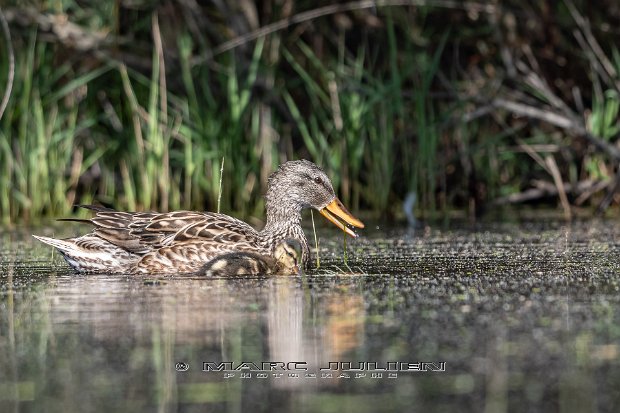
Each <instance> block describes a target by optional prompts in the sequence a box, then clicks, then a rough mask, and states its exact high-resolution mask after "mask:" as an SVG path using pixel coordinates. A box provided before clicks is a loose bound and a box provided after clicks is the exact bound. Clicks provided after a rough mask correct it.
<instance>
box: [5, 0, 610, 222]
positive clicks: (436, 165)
mask: <svg viewBox="0 0 620 413" xmlns="http://www.w3.org/2000/svg"><path fill="white" fill-rule="evenodd" d="M147 3H148V2H146V3H144V4H142V3H140V5H137V6H136V7H137V8H138V9H140V8H142V9H140V11H141V12H140V13H130V14H131V15H130V16H126V17H127V21H128V22H131V24H132V25H133V26H132V27H131V30H130V32H131V34H132V35H134V36H136V38H137V39H140V41H137V42H136V44H135V45H133V46H135V47H133V48H132V49H131V52H132V56H134V57H135V58H136V60H139V59H142V60H140V62H142V63H141V65H138V64H136V65H133V66H132V65H131V64H129V63H123V62H119V61H117V60H114V59H111V58H109V59H104V58H100V57H98V58H93V57H91V56H89V55H87V56H88V58H85V59H81V58H82V56H78V57H74V56H67V55H66V52H63V50H64V49H63V47H62V45H59V44H56V43H54V42H48V41H47V40H46V39H44V38H43V37H42V36H41V35H40V33H38V32H37V31H36V30H30V29H26V30H23V29H22V30H16V29H15V28H14V27H13V28H12V30H13V31H14V33H13V38H14V39H16V40H15V41H16V44H18V45H19V47H15V51H16V61H15V63H16V72H15V85H14V90H13V93H12V97H11V99H10V101H9V105H8V107H7V110H6V112H5V114H4V116H3V118H2V119H1V120H0V125H1V128H0V217H1V218H0V219H1V220H2V222H3V223H4V224H7V223H11V222H15V221H16V220H19V219H22V220H32V219H36V218H37V217H41V216H65V215H68V214H70V213H71V212H72V205H74V204H77V203H89V202H102V203H104V204H109V205H111V206H114V207H117V208H120V209H130V210H146V209H157V210H172V209H178V208H183V209H198V210H202V209H207V210H214V209H216V208H217V210H223V211H230V212H233V211H234V212H235V213H236V214H238V215H239V216H240V217H242V218H243V217H248V216H250V215H255V216H262V207H263V203H264V201H263V198H262V196H261V195H262V194H264V192H265V190H266V188H265V186H266V182H267V176H268V174H269V173H270V172H271V171H272V170H273V169H274V168H276V167H277V165H278V164H279V163H281V162H282V161H284V160H286V159H290V158H302V157H303V158H309V159H311V160H313V161H314V162H316V163H317V164H319V165H321V166H322V167H323V168H325V169H326V171H327V173H328V174H329V176H330V177H331V178H332V180H333V184H334V187H335V189H336V191H337V193H338V195H339V196H340V197H341V198H342V199H343V201H344V202H345V204H347V205H348V206H349V207H350V208H351V209H352V210H359V209H370V210H372V211H374V212H375V213H376V214H377V215H380V216H383V217H386V216H387V217H393V216H398V215H399V214H400V213H401V211H400V209H401V207H400V205H401V201H402V200H403V199H404V198H405V196H406V195H407V193H411V192H413V193H415V194H416V198H417V199H418V200H419V201H418V203H417V206H416V209H417V211H416V212H417V213H420V212H424V215H425V216H426V217H437V216H438V215H440V214H443V215H447V214H448V213H449V210H450V209H452V208H455V207H456V208H463V207H465V208H466V207H467V202H466V199H467V197H468V196H471V194H467V193H466V192H467V191H470V190H468V189H467V188H468V186H469V185H470V183H471V181H473V180H477V181H478V182H476V184H480V185H482V186H483V187H484V190H485V193H486V194H487V196H488V197H489V198H492V197H493V196H501V195H504V194H505V193H506V192H510V191H515V190H516V191H518V190H519V188H520V187H521V186H522V185H523V183H524V182H529V180H530V179H531V177H530V176H529V175H528V172H527V171H524V169H523V168H527V167H529V166H531V165H530V164H529V163H524V162H523V157H522V156H521V155H519V154H517V153H515V152H514V151H512V152H511V151H503V152H501V153H498V150H497V149H498V147H499V146H500V143H501V142H504V141H507V140H511V139H513V138H514V136H512V135H511V134H510V133H509V132H506V131H507V130H509V128H505V129H504V130H501V131H498V129H497V128H496V127H493V126H489V125H490V124H491V123H492V122H489V121H480V122H458V121H457V122H455V118H458V116H459V113H462V112H463V111H464V110H465V109H464V107H465V106H466V104H465V103H463V102H460V101H459V100H458V99H456V102H455V99H451V100H450V99H444V100H442V99H441V98H437V97H436V96H435V95H434V93H436V92H437V90H449V91H450V90H457V89H458V87H459V84H458V82H459V80H458V76H456V75H454V74H452V73H451V72H450V69H448V71H446V70H445V69H443V70H440V67H442V64H445V62H446V61H447V62H452V61H453V60H452V58H450V56H446V55H447V52H446V50H448V49H449V48H450V47H452V50H450V51H451V52H452V51H453V49H454V48H455V47H458V45H457V46H455V44H458V42H459V41H460V40H461V37H462V36H470V37H469V38H468V40H469V41H470V42H471V41H472V39H478V37H476V36H481V34H480V33H478V34H476V33H473V34H471V31H466V30H463V31H461V32H456V33H455V32H454V30H456V29H453V30H445V29H444V28H443V27H439V28H438V27H437V25H433V24H432V22H433V20H432V19H431V18H430V17H429V16H430V9H428V8H420V9H419V11H420V13H419V14H416V15H415V16H413V14H411V15H409V14H407V13H401V11H403V10H407V11H412V10H414V9H412V8H398V7H385V8H382V7H379V8H377V10H375V12H374V13H376V18H377V19H378V20H379V21H380V23H381V24H380V25H379V26H376V28H374V29H368V28H366V27H363V26H360V27H359V28H356V31H347V30H345V29H343V28H339V27H331V26H330V23H329V22H330V20H329V18H327V17H321V18H319V19H317V20H316V21H314V22H313V23H314V24H315V25H316V27H317V30H324V33H322V32H320V31H313V30H314V29H313V30H310V29H308V27H306V26H303V27H297V28H295V27H293V28H291V30H290V31H286V30H284V31H279V32H275V33H271V34H270V35H268V36H266V37H259V38H258V40H256V41H253V42H249V43H247V44H243V45H242V47H238V48H236V49H232V50H229V51H226V52H224V53H220V54H217V55H216V56H214V57H213V58H211V59H207V60H206V61H204V59H203V60H202V61H203V62H204V63H203V64H196V62H197V61H200V59H199V58H200V57H201V56H205V55H209V51H210V50H211V49H212V45H210V44H209V43H208V42H207V41H206V40H209V41H211V40H213V39H210V38H209V39H207V38H199V37H197V36H196V35H195V32H193V31H192V30H191V28H190V27H184V26H182V25H181V26H179V27H175V28H174V30H173V31H172V32H171V27H170V25H169V22H168V21H166V20H162V19H159V18H158V15H159V12H158V10H157V6H156V5H154V4H147ZM89 7H91V6H89V5H84V4H82V3H76V2H73V1H71V0H68V1H66V2H56V3H54V4H53V7H51V9H50V12H53V13H65V14H67V15H68V16H70V17H71V18H74V19H75V21H76V22H77V23H79V24H82V25H84V27H93V28H96V29H98V30H109V31H110V33H118V32H120V31H121V27H120V26H121V25H122V24H123V22H124V20H123V19H119V16H118V10H117V8H118V7H120V6H118V5H117V6H114V7H112V6H111V5H99V6H97V7H99V8H101V10H99V11H100V13H93V12H92V11H93V10H94V9H93V10H90V9H89ZM92 7H95V6H92ZM213 7H214V8H217V7H219V6H213ZM44 8H45V7H44V6H42V9H44ZM76 10H77V11H79V13H78V12H77V11H76ZM146 10H148V11H149V12H148V13H146V12H145V11H146ZM209 10H211V9H209ZM212 11H213V10H212ZM231 12H232V11H231ZM95 16H96V17H95ZM273 17H274V18H275V17H277V16H273ZM436 17H437V16H435V18H436ZM412 19H416V20H415V21H416V24H417V25H416V26H415V27H411V24H412ZM427 19H428V21H427ZM231 20H233V19H231ZM125 24H127V23H125ZM160 24H161V25H162V26H163V25H164V24H165V25H166V27H165V28H164V27H162V28H160ZM127 29H128V28H127V27H124V30H127ZM358 29H359V30H358ZM486 29H487V28H486V27H481V28H478V29H477V30H481V31H482V32H483V34H484V30H486ZM305 30H309V33H310V34H308V35H306V34H304V31H305ZM231 31H232V32H234V31H235V30H231ZM192 33H194V34H192ZM211 35H213V36H214V34H213V33H211ZM459 36H461V37H459ZM485 41H486V40H485ZM141 42H145V43H141ZM215 43H216V44H217V42H215ZM220 43H221V41H220ZM145 45H147V46H149V47H145ZM317 45H320V47H319V46H317ZM612 52H613V53H612V55H613V61H614V62H615V64H616V65H617V63H618V61H619V60H620V58H618V53H617V51H614V50H612ZM128 61H131V60H128ZM8 64H9V62H8V59H7V58H6V56H0V82H2V81H4V80H5V78H6V76H7V68H8ZM138 68H139V69H138ZM442 68H443V67H442ZM451 74H452V76H453V77H451V78H449V76H450V75H451ZM440 75H441V76H442V77H441V79H443V80H442V81H441V82H440V81H439V80H438V78H439V77H440ZM446 82H448V83H449V82H453V84H450V85H447V86H446V85H445V83H446ZM442 83H443V84H444V85H443V86H441V87H438V86H439V85H440V84H442ZM594 86H596V85H594ZM599 86H600V87H598V88H596V87H594V89H595V90H599V89H600V91H599V92H597V93H595V96H594V98H595V99H594V104H593V110H592V116H591V118H590V123H589V128H590V129H591V130H592V131H594V132H595V133H596V134H600V135H601V136H603V137H605V139H607V140H609V141H612V140H613V139H614V137H615V136H616V135H617V133H618V125H617V121H616V118H617V114H618V113H619V112H620V110H619V109H618V107H620V106H619V105H618V102H619V101H620V99H619V98H618V95H617V93H615V92H614V91H610V90H607V91H605V90H603V88H602V86H601V85H599ZM446 125H450V126H448V127H446ZM513 132H514V130H513ZM536 139H538V138H536ZM542 139H546V140H547V141H548V140H549V136H548V134H547V135H545V136H544V137H543V138H542ZM222 159H226V167H227V171H226V174H223V173H222V170H221V168H222V167H223V161H221V160H222ZM585 159H586V160H585V161H584V163H585V164H586V166H585V168H586V169H588V170H592V172H589V173H590V175H593V176H595V174H596V172H597V171H598V172H600V175H601V176H605V177H607V176H609V172H605V166H606V165H605V160H604V159H602V158H601V157H600V156H597V155H588V156H586V157H585ZM567 163H570V162H567ZM500 170H501V174H503V175H502V177H500ZM567 170H568V172H567V173H566V175H567V176H569V177H571V180H576V179H578V178H579V176H580V174H582V173H583V172H582V171H580V167H578V166H575V165H572V166H571V165H568V166H567ZM511 174H514V175H511ZM506 176H510V177H511V178H508V179H507V178H506ZM513 176H514V178H512V177H513ZM470 192H471V191H470ZM76 213H84V212H76Z"/></svg>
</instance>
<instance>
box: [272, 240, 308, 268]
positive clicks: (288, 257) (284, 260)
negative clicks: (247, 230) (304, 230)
mask: <svg viewBox="0 0 620 413" xmlns="http://www.w3.org/2000/svg"><path fill="white" fill-rule="evenodd" d="M302 254H303V252H302V247H301V244H300V243H299V241H297V240H296V239H293V238H289V239H286V240H284V241H282V242H281V243H279V244H278V245H276V249H275V251H274V252H273V257H274V258H275V259H276V267H277V268H276V271H275V273H276V274H280V275H301V265H300V264H301V260H302Z"/></svg>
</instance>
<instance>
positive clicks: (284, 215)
mask: <svg viewBox="0 0 620 413" xmlns="http://www.w3.org/2000/svg"><path fill="white" fill-rule="evenodd" d="M266 209H267V223H266V224H265V228H263V230H262V232H263V233H277V232H281V231H282V230H285V229H287V228H291V227H300V226H301V225H300V222H301V210H302V208H301V205H299V204H297V203H294V202H287V201H285V200H278V201H276V202H267V205H266Z"/></svg>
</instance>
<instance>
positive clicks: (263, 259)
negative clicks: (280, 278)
mask: <svg viewBox="0 0 620 413" xmlns="http://www.w3.org/2000/svg"><path fill="white" fill-rule="evenodd" d="M301 255H302V251H301V244H300V243H299V241H297V240H296V239H287V240H284V241H282V242H280V243H278V245H276V249H275V251H274V254H273V257H271V256H268V255H260V254H256V253H254V252H230V253H228V254H222V255H220V256H217V257H215V258H214V259H212V260H211V261H209V262H208V263H206V264H205V265H204V266H203V267H202V268H201V269H200V270H198V273H197V274H196V275H199V276H206V277H231V276H248V275H249V276H256V275H301V269H300V267H299V264H300V262H301V261H300V258H301Z"/></svg>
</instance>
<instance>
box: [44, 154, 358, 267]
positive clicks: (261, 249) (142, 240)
mask: <svg viewBox="0 0 620 413" xmlns="http://www.w3.org/2000/svg"><path fill="white" fill-rule="evenodd" d="M78 207H82V208H86V209H89V210H91V211H93V212H94V216H93V217H92V218H90V219H72V218H69V219H64V220H65V221H78V222H82V223H87V224H90V225H92V226H93V227H94V228H93V229H92V231H91V232H89V233H87V234H85V235H82V236H79V237H74V238H65V239H57V238H50V237H44V236H38V235H33V236H34V238H36V239H37V240H39V241H41V242H43V243H45V244H48V245H51V246H53V247H55V248H56V249H57V250H58V251H59V252H60V254H61V255H62V256H63V257H64V258H65V260H66V262H67V263H68V264H69V265H70V266H71V267H72V268H73V269H74V270H75V271H77V272H80V273H107V274H117V273H118V274H183V273H194V272H196V271H198V270H200V268H202V267H203V266H204V265H205V264H206V263H208V262H209V261H211V260H213V259H214V258H216V257H218V256H221V255H223V254H228V253H234V252H243V253H254V254H258V255H261V256H270V257H273V256H274V252H275V249H276V247H277V245H278V244H280V243H282V242H283V241H285V240H287V239H293V240H297V241H298V242H299V244H300V245H301V251H302V260H301V261H302V264H303V267H304V268H305V267H307V266H308V263H309V261H310V248H309V244H308V240H307V238H306V236H305V234H304V231H303V229H302V227H301V212H302V210H304V209H307V208H312V209H316V210H318V211H319V213H320V214H321V215H323V216H324V217H325V218H326V219H327V220H328V221H330V222H331V223H332V224H334V225H335V226H336V227H338V228H340V229H341V230H342V231H344V232H345V233H346V234H347V235H349V236H351V237H353V238H356V237H357V234H356V233H355V231H354V230H353V229H352V228H351V227H353V228H364V224H363V222H362V221H360V220H359V219H357V218H356V217H355V216H353V215H352V214H351V213H350V212H349V211H348V210H347V208H346V207H345V206H344V204H343V203H342V202H341V201H340V200H339V199H338V197H337V196H336V194H335V191H334V188H333V185H332V183H331V181H330V179H329V178H328V177H327V175H326V173H325V172H324V171H323V169H321V168H320V167H319V166H318V165H316V164H314V163H313V162H310V161H308V160H305V159H301V160H294V161H288V162H285V163H283V164H281V165H280V166H279V167H278V168H277V169H276V170H275V171H274V172H273V173H272V174H271V175H270V176H269V178H268V180H267V192H266V194H265V209H266V223H265V226H264V228H263V229H262V230H260V231H257V230H256V229H254V228H253V227H252V226H250V225H249V224H247V223H245V222H243V221H241V220H239V219H236V218H233V217H231V216H228V215H225V214H221V213H215V212H198V211H172V212H123V211H116V210H114V209H110V208H105V207H101V206H95V205H78Z"/></svg>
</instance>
